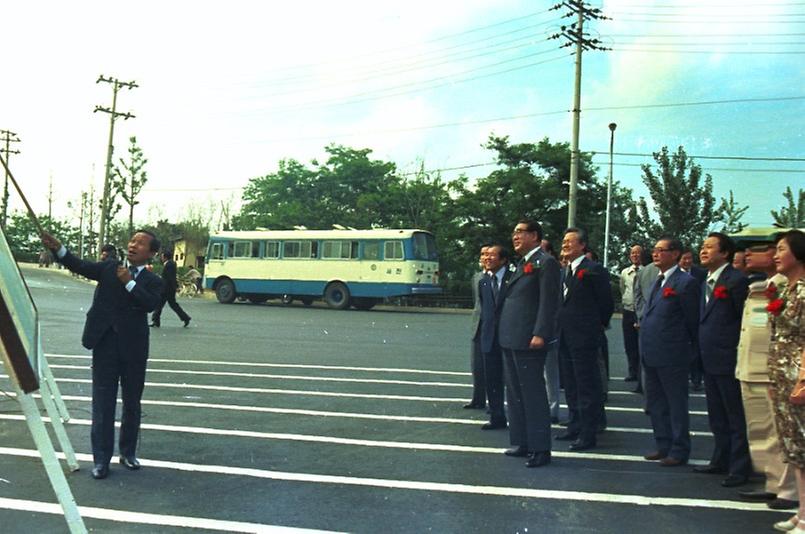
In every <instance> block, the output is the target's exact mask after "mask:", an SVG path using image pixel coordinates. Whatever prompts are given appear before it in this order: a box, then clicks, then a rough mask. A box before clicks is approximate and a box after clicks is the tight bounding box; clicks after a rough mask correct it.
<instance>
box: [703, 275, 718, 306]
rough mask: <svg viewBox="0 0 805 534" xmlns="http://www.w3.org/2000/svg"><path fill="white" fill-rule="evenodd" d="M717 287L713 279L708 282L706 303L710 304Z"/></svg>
mask: <svg viewBox="0 0 805 534" xmlns="http://www.w3.org/2000/svg"><path fill="white" fill-rule="evenodd" d="M715 285H716V281H715V280H714V279H713V278H710V279H708V280H707V288H706V289H707V290H706V292H705V296H706V299H707V300H705V303H708V302H710V299H711V298H713V288H714V286H715Z"/></svg>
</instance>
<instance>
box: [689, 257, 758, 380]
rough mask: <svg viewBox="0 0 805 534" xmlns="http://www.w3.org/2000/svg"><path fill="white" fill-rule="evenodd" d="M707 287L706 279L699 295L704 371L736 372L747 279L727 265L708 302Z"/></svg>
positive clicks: (700, 338) (714, 373)
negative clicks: (719, 295)
mask: <svg viewBox="0 0 805 534" xmlns="http://www.w3.org/2000/svg"><path fill="white" fill-rule="evenodd" d="M706 288H707V282H706V280H705V282H703V283H702V285H701V297H700V299H699V302H700V308H699V313H700V320H699V351H700V353H701V355H702V364H703V365H704V371H705V372H706V373H708V374H711V375H734V374H735V365H736V363H737V360H738V341H739V339H740V337H741V317H743V307H744V302H745V301H746V295H747V293H748V291H749V288H748V282H747V279H746V276H744V275H743V274H742V273H741V272H740V271H739V270H737V269H735V268H734V267H733V266H732V265H727V267H726V268H724V270H723V271H721V274H720V275H719V277H718V280H716V284H715V289H716V291H714V294H713V297H712V298H711V299H710V302H708V303H707V304H705V295H706V293H707V289H706ZM717 294H722V296H723V298H718V297H717V296H716V295H717Z"/></svg>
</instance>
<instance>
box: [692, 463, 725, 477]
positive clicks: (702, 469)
mask: <svg viewBox="0 0 805 534" xmlns="http://www.w3.org/2000/svg"><path fill="white" fill-rule="evenodd" d="M693 472H694V473H700V474H703V475H723V474H724V473H726V472H727V470H726V469H724V468H722V467H719V466H717V465H709V464H708V465H697V466H696V467H694V468H693Z"/></svg>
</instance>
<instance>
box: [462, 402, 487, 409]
mask: <svg viewBox="0 0 805 534" xmlns="http://www.w3.org/2000/svg"><path fill="white" fill-rule="evenodd" d="M484 408H486V406H484V405H483V404H475V403H474V402H468V403H467V404H465V405H464V409H465V410H483V409H484Z"/></svg>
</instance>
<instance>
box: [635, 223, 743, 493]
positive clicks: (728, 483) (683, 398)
mask: <svg viewBox="0 0 805 534" xmlns="http://www.w3.org/2000/svg"><path fill="white" fill-rule="evenodd" d="M632 252H634V249H633V251H632ZM651 252H652V263H651V264H649V265H647V266H645V267H642V268H640V267H639V266H637V261H636V260H635V261H633V262H632V263H633V264H634V266H633V268H631V269H628V270H624V272H623V273H621V280H622V282H621V291H622V292H623V293H624V294H626V291H625V284H626V283H627V282H626V280H625V279H624V278H625V277H624V275H625V274H627V273H629V272H631V273H632V274H634V276H633V284H634V285H633V286H632V288H631V293H632V295H631V296H632V297H633V299H632V304H633V305H634V315H631V314H628V315H627V313H626V312H624V319H627V317H628V318H630V319H633V320H634V323H633V324H631V325H624V339H625V340H626V337H627V331H628V332H629V334H630V335H631V332H632V329H634V331H636V332H638V339H639V344H638V353H639V361H640V367H639V369H640V372H641V375H642V377H641V378H642V388H643V389H644V391H645V395H646V405H645V406H646V411H647V412H648V414H649V416H650V418H651V424H652V428H653V433H654V441H655V445H656V450H654V451H653V452H651V453H649V454H646V455H645V458H646V459H647V460H654V461H658V462H659V463H660V465H662V466H665V467H674V466H679V465H684V464H686V463H687V461H688V459H689V457H690V449H691V442H690V432H689V411H688V379H689V377H690V378H691V380H692V381H693V383H694V386H695V384H696V382H697V379H698V380H702V379H703V383H704V389H705V394H706V398H707V412H708V422H709V425H710V429H711V431H712V432H713V435H714V437H715V446H714V449H713V453H712V456H711V459H710V462H709V463H708V464H707V465H704V466H697V467H695V468H694V471H695V472H697V473H709V474H723V475H726V478H724V479H723V480H722V482H721V484H722V485H723V486H725V487H733V486H739V485H742V484H744V483H746V482H747V480H748V477H749V475H750V474H751V472H752V461H751V458H750V454H749V444H748V439H747V430H746V417H745V414H744V411H743V402H742V398H741V385H740V382H739V380H738V379H737V378H736V363H737V354H738V344H739V339H740V336H741V323H742V314H743V308H744V302H745V300H746V297H747V287H748V281H747V278H746V276H745V275H744V274H743V273H741V272H740V271H738V270H737V269H735V268H734V267H733V266H732V262H733V255H734V253H735V244H734V242H733V241H732V240H731V239H730V238H729V237H728V236H726V235H725V234H723V233H720V232H713V233H711V234H709V235H708V237H707V239H705V241H704V243H703V245H702V248H701V251H700V253H699V258H700V262H701V268H696V266H693V265H692V262H690V261H685V259H683V258H682V255H683V254H684V252H685V251H684V249H683V246H682V244H681V243H680V242H679V240H677V239H676V238H674V237H673V236H663V237H661V238H660V239H659V240H657V242H656V244H655V245H654V248H653V250H652V251H651ZM626 345H627V350H628V347H629V342H628V341H627V342H626ZM629 357H630V358H631V357H632V355H629ZM630 362H631V360H630ZM697 362H700V363H697ZM637 369H638V367H637V366H633V365H631V364H630V372H632V371H633V370H637ZM697 369H699V371H697ZM699 373H700V374H699ZM700 376H701V377H703V378H699V377H700ZM635 378H636V377H635Z"/></svg>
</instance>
